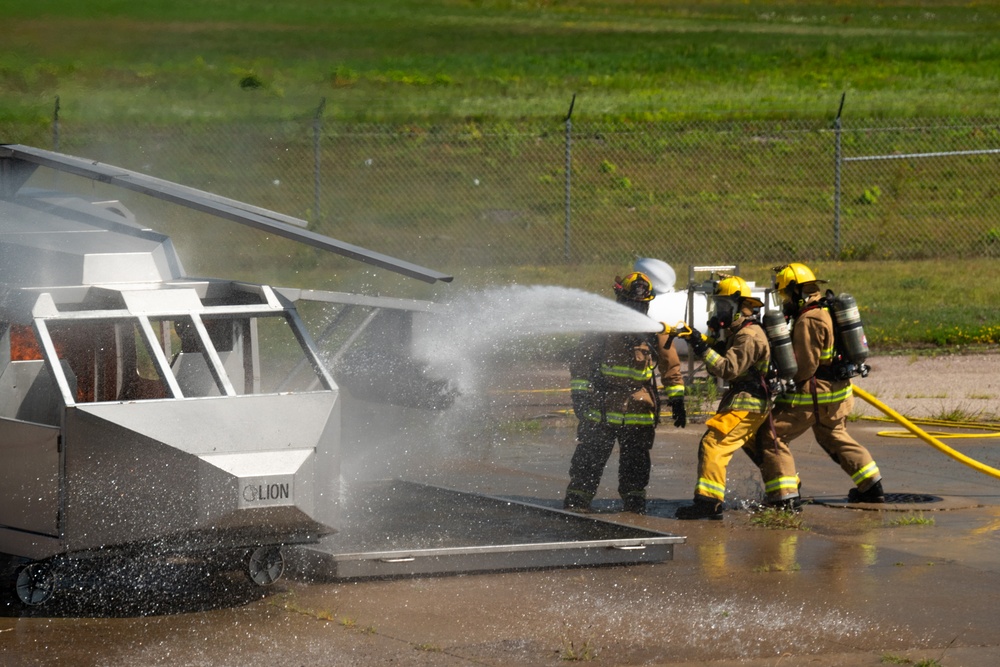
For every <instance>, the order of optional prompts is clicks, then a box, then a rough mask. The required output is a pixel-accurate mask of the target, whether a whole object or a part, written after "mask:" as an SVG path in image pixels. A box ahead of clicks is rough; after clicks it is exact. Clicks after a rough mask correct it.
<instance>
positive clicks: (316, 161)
mask: <svg viewBox="0 0 1000 667" xmlns="http://www.w3.org/2000/svg"><path fill="white" fill-rule="evenodd" d="M325 107H326V98H325V97H324V98H322V99H320V102H319V107H318V108H317V109H316V115H315V116H313V222H315V223H319V222H320V218H321V216H320V210H319V200H320V137H321V135H322V134H323V131H322V130H323V109H324V108H325Z"/></svg>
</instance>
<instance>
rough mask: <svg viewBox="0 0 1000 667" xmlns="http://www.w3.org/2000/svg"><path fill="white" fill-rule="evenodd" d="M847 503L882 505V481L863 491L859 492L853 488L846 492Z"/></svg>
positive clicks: (883, 492)
mask: <svg viewBox="0 0 1000 667" xmlns="http://www.w3.org/2000/svg"><path fill="white" fill-rule="evenodd" d="M847 502H849V503H884V502H885V491H883V490H882V480H879V481H877V482H875V483H874V484H872V485H871V486H869V487H868V488H867V489H866V490H864V491H859V490H858V488H857V487H854V488H853V489H851V490H850V491H848V492H847Z"/></svg>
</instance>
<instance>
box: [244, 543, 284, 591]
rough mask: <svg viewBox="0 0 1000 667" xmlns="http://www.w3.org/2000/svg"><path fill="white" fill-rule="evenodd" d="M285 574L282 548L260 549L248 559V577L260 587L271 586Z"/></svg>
mask: <svg viewBox="0 0 1000 667" xmlns="http://www.w3.org/2000/svg"><path fill="white" fill-rule="evenodd" d="M284 572H285V557H284V555H282V553H281V547H274V546H271V547H258V548H257V549H255V550H254V551H253V552H252V553H251V554H250V558H249V559H247V576H249V577H250V581H252V582H253V583H255V584H257V585H258V586H269V585H271V584H273V583H274V582H276V581H277V580H278V579H280V578H281V575H282V574H283V573H284Z"/></svg>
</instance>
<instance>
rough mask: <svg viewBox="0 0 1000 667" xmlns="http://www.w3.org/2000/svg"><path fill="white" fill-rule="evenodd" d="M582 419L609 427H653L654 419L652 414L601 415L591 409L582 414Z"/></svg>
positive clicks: (609, 413)
mask: <svg viewBox="0 0 1000 667" xmlns="http://www.w3.org/2000/svg"><path fill="white" fill-rule="evenodd" d="M583 416H584V418H585V419H586V420H587V421H592V422H594V423H596V424H602V423H605V424H608V425H609V426H655V425H656V417H655V415H653V413H652V412H649V413H645V412H629V413H622V412H605V413H603V414H602V413H601V411H600V410H595V409H593V408H591V409H589V410H587V411H586V412H585V413H584V415H583Z"/></svg>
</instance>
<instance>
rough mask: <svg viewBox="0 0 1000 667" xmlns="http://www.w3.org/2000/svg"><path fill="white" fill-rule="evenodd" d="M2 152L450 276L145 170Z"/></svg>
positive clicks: (405, 268)
mask: <svg viewBox="0 0 1000 667" xmlns="http://www.w3.org/2000/svg"><path fill="white" fill-rule="evenodd" d="M4 158H6V159H10V158H14V159H17V160H23V161H25V162H29V163H32V164H38V165H43V166H46V167H50V168H52V169H58V170H60V171H65V172H68V173H71V174H76V175H77V176H82V177H84V178H89V179H92V180H99V181H101V182H104V183H110V184H112V185H117V186H119V187H123V188H126V189H129V190H134V191H136V192H142V193H143V194H146V195H149V196H151V197H156V198H159V199H163V200H166V201H169V202H172V203H175V204H179V205H181V206H186V207H188V208H191V209H194V210H196V211H202V212H205V213H210V214H213V215H216V216H218V217H221V218H225V219H227V220H232V221H233V222H238V223H240V224H243V225H247V226H249V227H253V228H254V229H259V230H262V231H266V232H268V233H271V234H275V235H277V236H282V237H284V238H288V239H292V240H294V241H299V242H301V243H305V244H307V245H311V246H313V247H316V248H321V249H323V250H327V251H330V252H333V253H336V254H338V255H343V256H344V257H350V258H351V259H355V260H358V261H361V262H364V263H367V264H372V265H374V266H379V267H382V268H384V269H388V270H390V271H395V272H396V273H400V274H403V275H405V276H409V277H411V278H417V279H418V280H423V281H424V282H428V283H433V282H436V281H438V280H441V281H443V282H450V281H451V280H452V276H449V275H447V274H444V273H440V272H438V271H434V270H431V269H427V268H424V267H422V266H418V265H416V264H411V263H410V262H404V261H402V260H399V259H395V258H394V257H389V256H388V255H383V254H381V253H377V252H373V251H371V250H367V249H365V248H361V247H359V246H355V245H352V244H349V243H344V242H342V241H338V240H336V239H332V238H330V237H327V236H323V235H321V234H316V233H315V232H310V231H308V230H306V229H300V228H299V227H297V226H296V225H299V226H305V225H306V224H307V223H305V221H300V220H297V219H294V218H290V217H289V216H284V215H281V214H278V213H275V212H273V211H267V210H265V209H260V208H257V207H252V206H249V205H248V204H244V203H243V202H238V201H235V200H231V199H226V198H225V197H219V196H217V195H212V194H210V193H207V192H202V191H200V190H196V189H194V188H188V187H185V186H182V185H178V184H176V183H170V182H169V181H164V180H161V179H158V178H153V177H152V176H147V175H146V174H140V173H138V172H134V171H129V170H127V169H121V168H119V167H112V166H110V165H105V164H101V163H99V162H94V161H92V160H84V159H81V158H77V157H72V156H69V155H63V154H60V153H54V152H52V151H46V150H42V149H38V148H32V147H30V146H20V145H14V144H10V145H4V146H0V159H4ZM290 223H292V224H290Z"/></svg>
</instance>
